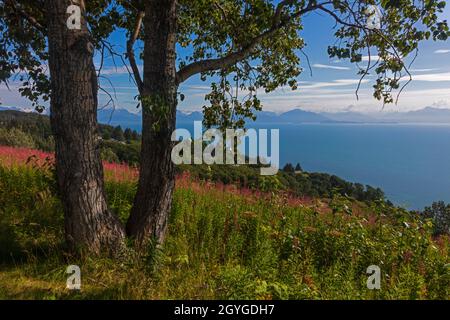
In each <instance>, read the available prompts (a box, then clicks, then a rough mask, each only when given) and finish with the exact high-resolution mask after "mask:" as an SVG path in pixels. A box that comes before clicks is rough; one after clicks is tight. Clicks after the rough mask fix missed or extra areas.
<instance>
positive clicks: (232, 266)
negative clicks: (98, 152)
mask: <svg viewBox="0 0 450 320" xmlns="http://www.w3.org/2000/svg"><path fill="white" fill-rule="evenodd" d="M107 176H108V175H107ZM53 185H54V184H53V182H52V178H51V175H48V174H47V173H46V171H45V170H43V169H37V168H33V167H13V168H6V167H2V166H0V189H1V190H2V192H1V193H0V229H1V232H0V251H1V255H0V298H2V299H10V298H16V299H17V298H25V299H30V298H33V299H36V298H38V299H448V298H449V296H450V292H449V288H450V273H449V272H450V270H449V265H448V261H449V249H450V248H449V241H448V240H449V239H448V237H445V236H442V237H441V238H437V239H433V237H432V234H433V230H432V225H431V223H430V222H429V221H424V220H422V219H420V218H419V216H417V215H411V214H409V213H408V212H406V211H404V210H402V209H396V208H391V207H387V206H385V205H383V204H379V203H372V204H371V206H370V207H367V206H359V205H357V203H355V202H350V203H348V200H347V199H344V198H341V197H336V198H335V199H333V201H334V204H333V208H334V209H333V210H331V209H326V208H324V207H323V206H321V205H310V204H306V203H303V204H302V203H299V202H298V201H294V200H295V199H292V198H286V197H285V196H284V195H283V194H282V193H278V194H272V195H271V194H266V195H264V194H252V193H248V192H244V191H239V190H234V191H233V189H230V188H227V189H223V188H221V187H218V186H216V185H214V184H210V183H203V182H198V181H196V180H195V179H194V180H193V179H192V178H190V177H189V176H188V175H184V176H182V177H180V178H179V179H178V180H177V188H176V192H175V197H174V205H173V210H172V214H171V217H170V222H169V234H168V238H167V241H166V242H165V245H164V247H162V248H160V249H158V251H157V252H156V253H154V254H153V257H154V258H153V259H152V264H151V265H149V264H148V263H145V262H142V260H137V261H136V260H134V259H132V258H130V259H128V260H127V261H125V262H117V261H111V260H109V259H107V258H98V259H95V260H93V259H90V258H89V257H83V256H81V257H75V256H69V255H66V254H65V253H63V252H64V246H63V220H62V208H61V205H60V203H59V201H58V200H57V198H56V196H55V193H54V189H53ZM106 185H107V186H106V189H107V192H108V201H109V205H110V208H112V210H113V211H114V212H115V213H116V214H117V215H119V217H120V218H121V219H122V220H125V219H126V217H127V216H128V214H129V209H130V207H131V204H132V201H133V197H134V192H135V187H136V185H135V182H133V180H125V181H123V180H115V179H114V178H112V177H111V178H107V182H106ZM348 204H350V210H344V208H345V207H346V206H348ZM69 264H76V265H79V266H80V267H81V269H82V289H83V290H82V291H81V292H70V291H68V290H66V289H65V283H66V277H67V275H66V274H65V269H66V267H67V265H69ZM373 264H376V265H379V266H380V268H381V270H382V282H381V290H379V291H377V290H375V291H372V290H368V289H367V288H366V280H367V274H366V268H367V267H368V266H369V265H373Z"/></svg>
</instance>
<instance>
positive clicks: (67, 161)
mask: <svg viewBox="0 0 450 320" xmlns="http://www.w3.org/2000/svg"><path fill="white" fill-rule="evenodd" d="M70 4H71V1H69V0H47V1H46V7H47V8H46V9H47V12H48V45H49V66H50V75H51V92H52V94H51V103H50V111H51V114H50V118H51V124H52V129H53V132H54V135H55V144H56V172H57V182H58V186H59V191H60V196H61V199H62V202H63V206H64V215H65V231H66V240H67V243H68V245H69V246H70V248H71V249H87V250H88V251H89V252H91V253H96V254H98V253H101V252H109V253H115V252H117V250H118V249H119V248H121V247H122V244H123V243H124V242H123V240H124V237H125V234H124V230H123V228H122V226H121V225H120V221H119V219H118V218H117V217H116V216H114V215H113V214H112V213H111V212H110V211H108V208H107V203H106V198H105V192H104V185H103V184H104V182H103V166H102V162H101V159H100V151H99V139H98V132H97V130H98V128H97V89H98V83H97V81H98V80H97V75H96V71H95V67H94V64H93V51H94V47H93V45H92V43H91V41H90V37H89V31H88V29H87V25H86V22H85V21H84V20H85V19H83V18H82V19H81V21H82V23H81V30H70V29H69V28H68V27H67V23H66V21H67V19H68V17H69V15H68V14H66V11H67V8H68V6H69V5H70ZM81 6H82V7H83V1H81Z"/></svg>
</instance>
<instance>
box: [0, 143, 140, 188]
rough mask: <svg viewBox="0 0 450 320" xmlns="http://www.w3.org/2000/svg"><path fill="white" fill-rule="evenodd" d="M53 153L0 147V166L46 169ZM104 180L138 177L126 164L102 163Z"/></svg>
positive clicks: (53, 157) (51, 161)
mask: <svg viewBox="0 0 450 320" xmlns="http://www.w3.org/2000/svg"><path fill="white" fill-rule="evenodd" d="M54 159H55V155H54V154H53V153H49V152H44V151H40V150H34V149H27V148H14V147H7V146H0V165H2V166H5V167H16V166H33V167H39V168H43V167H47V166H49V165H52V164H53V163H54ZM103 167H104V169H105V178H106V179H107V180H112V181H135V180H137V177H138V176H139V172H138V170H137V168H134V167H130V166H128V165H126V164H118V163H109V162H105V161H104V162H103Z"/></svg>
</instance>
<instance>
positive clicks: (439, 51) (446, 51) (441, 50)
mask: <svg viewBox="0 0 450 320" xmlns="http://www.w3.org/2000/svg"><path fill="white" fill-rule="evenodd" d="M434 53H438V54H439V53H450V49H439V50H436V51H435V52H434Z"/></svg>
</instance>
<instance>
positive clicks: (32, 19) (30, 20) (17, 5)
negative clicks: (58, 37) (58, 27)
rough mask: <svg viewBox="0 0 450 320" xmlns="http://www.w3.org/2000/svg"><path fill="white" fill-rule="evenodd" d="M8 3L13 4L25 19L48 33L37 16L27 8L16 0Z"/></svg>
mask: <svg viewBox="0 0 450 320" xmlns="http://www.w3.org/2000/svg"><path fill="white" fill-rule="evenodd" d="M8 3H9V4H10V5H11V7H12V9H13V10H14V11H15V12H17V13H18V14H19V15H21V16H22V18H24V19H25V20H27V21H28V22H29V23H30V24H31V25H32V26H34V27H35V28H36V29H38V30H39V31H41V32H42V33H44V34H45V33H46V32H47V29H46V27H45V26H44V25H42V24H41V23H40V22H39V21H38V20H37V19H36V18H35V17H33V16H32V15H30V14H28V13H27V12H26V11H25V10H23V9H22V8H20V6H19V4H18V3H17V2H16V1H15V0H9V1H8Z"/></svg>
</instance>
